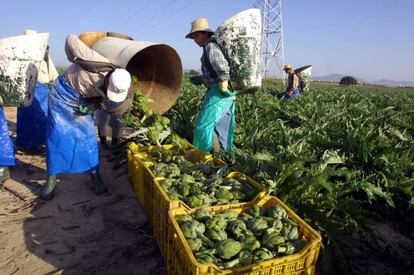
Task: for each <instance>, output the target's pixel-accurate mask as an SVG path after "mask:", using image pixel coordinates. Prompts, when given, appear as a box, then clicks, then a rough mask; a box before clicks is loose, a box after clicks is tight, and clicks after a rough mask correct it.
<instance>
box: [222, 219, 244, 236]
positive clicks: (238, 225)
mask: <svg viewBox="0 0 414 275" xmlns="http://www.w3.org/2000/svg"><path fill="white" fill-rule="evenodd" d="M227 230H228V231H229V232H230V233H231V234H232V235H233V236H234V237H235V239H236V240H239V239H240V238H241V237H242V236H243V235H244V234H245V233H246V231H247V227H246V224H245V223H244V222H243V221H242V220H234V221H230V222H229V224H228V225H227Z"/></svg>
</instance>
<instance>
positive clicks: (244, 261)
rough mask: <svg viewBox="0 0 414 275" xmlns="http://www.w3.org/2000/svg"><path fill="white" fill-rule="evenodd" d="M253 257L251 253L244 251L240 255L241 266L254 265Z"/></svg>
mask: <svg viewBox="0 0 414 275" xmlns="http://www.w3.org/2000/svg"><path fill="white" fill-rule="evenodd" d="M252 259H253V255H252V253H250V252H249V251H246V250H242V251H240V253H239V260H240V264H241V265H249V264H251V263H252Z"/></svg>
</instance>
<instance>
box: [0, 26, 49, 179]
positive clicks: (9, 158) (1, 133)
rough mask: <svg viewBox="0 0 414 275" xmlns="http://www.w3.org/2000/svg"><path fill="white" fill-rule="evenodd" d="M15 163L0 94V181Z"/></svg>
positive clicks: (42, 72)
mask: <svg viewBox="0 0 414 275" xmlns="http://www.w3.org/2000/svg"><path fill="white" fill-rule="evenodd" d="M31 34H36V31H33V30H26V31H25V35H31ZM33 46H36V45H33ZM46 56H47V57H49V55H48V52H47V51H46V53H45V57H46ZM43 63H45V62H42V64H41V66H40V68H39V72H38V78H42V77H45V74H44V71H43V69H44V66H45V65H46V64H43ZM36 87H37V85H36ZM35 98H36V95H35ZM18 115H19V114H18ZM18 122H19V117H18ZM18 127H19V124H18ZM15 164H16V160H15V157H14V147H13V142H12V139H11V138H10V135H9V129H8V126H7V121H6V118H5V116H4V109H3V101H2V98H1V95H0V183H2V182H3V181H4V180H6V179H7V178H9V177H10V170H9V166H14V165H15Z"/></svg>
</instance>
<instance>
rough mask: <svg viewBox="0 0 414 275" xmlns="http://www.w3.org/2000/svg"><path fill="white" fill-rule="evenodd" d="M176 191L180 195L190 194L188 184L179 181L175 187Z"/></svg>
mask: <svg viewBox="0 0 414 275" xmlns="http://www.w3.org/2000/svg"><path fill="white" fill-rule="evenodd" d="M177 191H178V193H180V194H181V195H182V196H184V197H187V196H188V195H189V194H190V185H188V184H187V183H180V184H179V185H178V187H177Z"/></svg>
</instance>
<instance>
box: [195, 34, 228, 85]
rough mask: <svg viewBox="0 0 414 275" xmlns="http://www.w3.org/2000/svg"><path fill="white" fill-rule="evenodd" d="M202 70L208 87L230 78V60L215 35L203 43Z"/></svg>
mask: <svg viewBox="0 0 414 275" xmlns="http://www.w3.org/2000/svg"><path fill="white" fill-rule="evenodd" d="M201 71H202V72H203V76H204V82H205V84H206V86H207V87H210V86H211V85H213V84H215V83H218V82H219V81H223V80H229V79H230V67H229V62H228V61H227V60H226V58H225V57H224V55H223V52H222V51H221V49H220V47H219V45H217V42H216V39H215V38H214V37H210V38H209V39H208V40H207V41H206V42H205V43H204V45H203V55H202V56H201Z"/></svg>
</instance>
